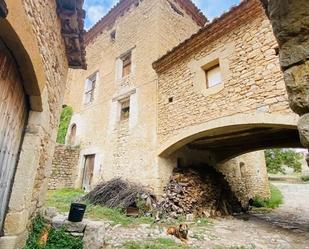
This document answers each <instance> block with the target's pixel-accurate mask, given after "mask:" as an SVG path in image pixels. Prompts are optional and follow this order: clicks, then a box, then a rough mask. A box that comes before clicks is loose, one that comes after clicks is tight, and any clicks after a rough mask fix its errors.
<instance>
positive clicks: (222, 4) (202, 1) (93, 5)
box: [84, 0, 240, 29]
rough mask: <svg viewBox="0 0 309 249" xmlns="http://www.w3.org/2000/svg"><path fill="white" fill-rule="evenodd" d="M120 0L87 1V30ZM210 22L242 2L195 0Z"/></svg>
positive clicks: (85, 6) (231, 0) (236, 0)
mask: <svg viewBox="0 0 309 249" xmlns="http://www.w3.org/2000/svg"><path fill="white" fill-rule="evenodd" d="M117 2H118V0H85V4H84V9H85V10H86V11H87V17H86V23H85V24H86V25H85V26H86V29H89V28H90V27H91V26H92V25H94V24H95V23H96V22H97V21H98V20H99V19H100V18H101V17H103V16H104V15H105V14H106V13H107V12H108V10H109V9H110V8H111V7H112V6H114V5H115V4H116V3H117ZM193 2H194V3H195V4H196V5H197V6H198V7H199V8H200V9H201V10H202V11H203V12H204V14H205V15H206V16H207V17H208V19H209V20H212V19H213V18H214V17H217V16H219V15H220V14H222V13H223V12H224V11H226V10H228V9H229V8H230V7H231V6H233V5H236V4H238V3H239V2H240V0H193Z"/></svg>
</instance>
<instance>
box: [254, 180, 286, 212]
mask: <svg viewBox="0 0 309 249" xmlns="http://www.w3.org/2000/svg"><path fill="white" fill-rule="evenodd" d="M270 192H271V197H270V198H269V199H262V198H260V197H255V198H254V200H253V206H254V207H257V208H271V209H275V208H277V207H279V206H280V205H281V204H282V203H283V195H282V193H281V191H280V190H279V189H278V188H277V187H275V186H274V185H270Z"/></svg>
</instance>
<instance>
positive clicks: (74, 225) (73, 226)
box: [63, 220, 86, 233]
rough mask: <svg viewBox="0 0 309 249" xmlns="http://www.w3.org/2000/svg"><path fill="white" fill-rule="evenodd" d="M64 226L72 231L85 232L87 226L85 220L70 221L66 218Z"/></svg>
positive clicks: (68, 230)
mask: <svg viewBox="0 0 309 249" xmlns="http://www.w3.org/2000/svg"><path fill="white" fill-rule="evenodd" d="M63 226H64V228H65V230H66V231H67V232H70V233H83V232H84V231H85V228H86V224H85V223H84V222H70V221H68V220H65V222H64V224H63Z"/></svg>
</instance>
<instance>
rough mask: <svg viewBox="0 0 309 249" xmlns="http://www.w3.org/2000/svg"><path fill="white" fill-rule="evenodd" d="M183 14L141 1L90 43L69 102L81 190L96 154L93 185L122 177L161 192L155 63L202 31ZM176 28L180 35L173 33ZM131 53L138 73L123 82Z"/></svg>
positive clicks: (70, 87)
mask: <svg viewBox="0 0 309 249" xmlns="http://www.w3.org/2000/svg"><path fill="white" fill-rule="evenodd" d="M178 7H179V6H178ZM179 8H180V7H179ZM180 9H181V8H180ZM183 12H184V15H183V16H182V15H179V14H177V13H176V12H175V11H174V10H173V9H172V8H171V6H170V5H169V3H168V1H166V0H159V1H154V0H144V1H140V3H139V5H138V6H135V5H132V6H131V9H130V10H129V11H127V12H125V13H124V15H123V16H119V17H118V18H117V20H116V23H115V24H114V25H112V26H111V27H109V28H108V29H104V30H102V33H101V34H100V35H99V36H98V37H97V38H95V39H94V40H92V41H91V42H90V43H89V44H88V45H87V62H88V70H87V71H74V72H72V73H70V75H69V82H68V84H69V85H68V89H67V93H66V98H65V103H66V104H68V105H70V106H72V107H73V109H74V115H73V117H72V121H71V123H75V124H76V125H77V140H78V141H80V148H81V153H80V155H81V156H80V161H79V169H80V170H79V180H78V181H77V182H76V186H81V181H82V179H81V176H82V172H83V166H84V156H85V155H89V154H95V166H94V179H93V185H94V184H95V183H97V182H98V181H100V180H102V179H103V180H109V179H111V178H114V177H123V178H126V179H129V180H131V181H136V182H142V183H143V184H145V185H149V186H151V187H153V188H154V190H155V191H156V190H157V189H158V185H159V184H158V181H159V176H158V166H157V154H156V147H157V139H156V124H157V116H156V113H157V105H156V103H157V75H156V73H155V71H154V70H153V68H152V63H153V62H154V61H155V60H156V59H158V58H159V57H160V56H161V55H163V54H164V53H166V52H167V50H168V49H171V48H172V47H173V46H176V45H177V44H178V43H179V42H180V41H182V40H184V39H186V38H188V37H189V36H190V35H191V34H192V33H194V32H196V31H197V30H198V25H197V24H196V23H195V22H194V21H193V20H192V18H191V17H190V16H189V15H187V14H186V13H185V11H183ZM176 26H177V29H179V30H181V32H170V30H174V28H175V27H176ZM112 31H116V39H115V41H111V37H110V34H111V32H112ZM168 31H169V32H168ZM90 32H92V31H91V30H90ZM162 32H165V33H164V34H162ZM131 49H132V62H133V64H132V65H133V71H132V73H131V75H130V76H128V77H126V78H124V79H119V77H118V76H117V75H118V73H119V72H118V70H119V65H118V61H119V57H120V56H121V55H122V54H124V53H126V52H127V51H129V50H131ZM94 72H98V78H97V82H96V89H95V93H94V101H93V102H92V103H91V104H89V105H84V103H83V97H84V87H85V80H86V78H87V77H89V76H90V75H92V74H93V73H94ZM125 97H130V117H129V120H126V121H120V103H119V101H121V100H122V99H123V98H125ZM98 114H99V115H98ZM93 131H95V132H93Z"/></svg>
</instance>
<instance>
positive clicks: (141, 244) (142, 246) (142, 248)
mask: <svg viewBox="0 0 309 249" xmlns="http://www.w3.org/2000/svg"><path fill="white" fill-rule="evenodd" d="M120 248H122V249H189V248H191V249H193V248H194V247H192V246H190V247H188V246H186V245H183V244H179V243H177V242H175V241H174V240H172V239H167V238H158V239H156V240H150V241H129V242H126V243H125V244H124V245H123V246H122V247H120Z"/></svg>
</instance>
